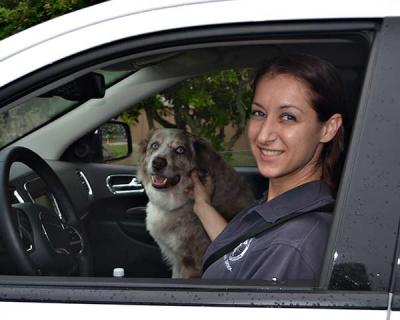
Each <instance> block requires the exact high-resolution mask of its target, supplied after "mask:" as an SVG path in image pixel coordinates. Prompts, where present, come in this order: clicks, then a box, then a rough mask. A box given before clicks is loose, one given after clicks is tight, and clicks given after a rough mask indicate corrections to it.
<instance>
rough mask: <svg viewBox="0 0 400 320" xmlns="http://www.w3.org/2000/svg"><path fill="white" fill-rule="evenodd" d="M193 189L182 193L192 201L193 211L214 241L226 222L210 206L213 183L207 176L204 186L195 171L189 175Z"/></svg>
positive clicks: (187, 189)
mask: <svg viewBox="0 0 400 320" xmlns="http://www.w3.org/2000/svg"><path fill="white" fill-rule="evenodd" d="M191 178H192V181H193V189H189V188H186V189H185V190H184V191H185V192H186V193H187V194H188V195H189V196H190V197H191V198H193V199H194V204H193V211H194V213H195V214H196V215H197V216H198V218H199V219H200V221H201V223H202V224H203V227H204V229H205V230H206V232H207V234H208V236H209V237H210V239H211V240H214V239H215V238H216V237H217V236H218V235H219V234H220V233H221V231H222V230H223V229H224V228H225V226H226V225H227V222H226V220H225V219H224V218H223V217H222V216H221V215H220V214H219V213H218V212H217V211H216V210H215V208H214V207H213V206H212V205H211V197H212V194H213V192H214V183H213V181H212V179H211V177H210V176H207V177H206V179H205V182H204V184H203V183H202V182H201V181H200V179H199V175H198V173H197V171H196V170H193V171H192V173H191Z"/></svg>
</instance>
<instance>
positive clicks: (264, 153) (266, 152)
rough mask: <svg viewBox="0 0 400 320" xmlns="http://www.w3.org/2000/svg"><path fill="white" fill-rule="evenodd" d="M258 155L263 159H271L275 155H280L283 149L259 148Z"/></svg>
mask: <svg viewBox="0 0 400 320" xmlns="http://www.w3.org/2000/svg"><path fill="white" fill-rule="evenodd" d="M259 150H260V155H261V159H263V160H271V159H273V158H275V157H278V156H280V155H281V154H282V153H283V152H284V151H282V150H275V149H265V148H262V149H261V148H260V149H259Z"/></svg>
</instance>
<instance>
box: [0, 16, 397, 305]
mask: <svg viewBox="0 0 400 320" xmlns="http://www.w3.org/2000/svg"><path fill="white" fill-rule="evenodd" d="M379 26H380V25H379V23H376V21H371V22H368V21H367V22H364V21H362V22H359V23H358V22H356V23H351V22H346V21H345V22H342V23H336V22H335V23H332V24H330V23H326V24H325V23H323V22H320V24H319V25H318V24H315V25H314V24H307V23H299V24H298V25H296V26H294V25H286V24H283V25H281V26H279V25H277V26H276V25H274V26H273V30H275V31H268V27H271V26H268V25H266V26H262V25H258V26H255V25H252V27H255V28H257V27H259V28H261V29H262V27H265V28H266V30H264V32H261V31H262V30H261V29H260V30H259V32H255V31H251V32H248V31H245V32H244V31H243V34H241V36H240V37H239V36H237V31H238V30H236V29H230V28H228V30H230V31H228V33H229V34H230V35H229V36H217V35H216V33H213V30H211V31H205V34H206V35H207V36H208V37H210V38H208V37H206V36H204V37H201V38H199V40H198V41H197V42H196V41H195V40H192V41H189V42H188V41H185V38H184V37H182V38H183V40H181V42H179V41H177V42H176V43H175V42H174V45H173V46H172V45H170V46H169V45H168V43H167V42H163V41H162V37H161V40H160V39H156V40H153V41H154V43H153V44H154V47H157V46H158V47H157V48H156V49H154V48H151V50H150V49H146V47H145V46H144V45H143V48H141V47H140V43H139V41H136V39H132V40H131V42H129V41H128V42H129V43H130V44H131V45H132V47H131V48H130V47H129V46H127V47H128V49H127V48H126V47H124V48H123V49H120V50H121V52H119V56H118V57H117V58H116V57H115V55H113V56H108V55H107V54H106V53H104V52H102V51H101V50H100V49H99V51H98V52H97V54H98V56H97V57H96V59H94V57H91V58H92V59H93V60H94V61H96V63H93V65H91V67H90V72H95V73H98V74H105V75H114V74H115V75H116V77H117V79H118V81H112V82H113V83H112V85H110V86H109V87H108V88H107V90H106V92H105V95H104V97H103V98H96V99H89V100H87V101H85V102H84V103H81V104H79V105H75V104H74V103H73V102H68V101H63V100H62V104H63V105H62V106H61V107H58V106H57V105H58V104H57V103H53V101H54V100H57V101H60V99H62V98H59V97H52V98H50V99H54V100H51V101H52V103H51V104H49V105H50V107H51V108H52V110H53V109H57V112H56V114H54V113H46V112H45V110H46V108H45V105H46V104H48V102H46V103H44V104H43V108H42V107H40V109H41V111H40V113H41V112H42V111H43V112H44V113H43V114H44V117H45V120H43V121H42V120H41V122H37V123H35V124H34V125H32V126H29V124H26V120H25V118H24V117H23V116H22V117H20V116H19V114H20V112H22V113H24V111H23V110H28V109H29V108H30V105H34V104H35V106H36V101H44V100H42V99H43V98H40V97H34V98H33V99H27V100H26V101H23V103H21V104H19V105H18V106H16V107H15V108H13V109H9V111H7V112H2V113H1V115H2V116H3V118H0V120H1V119H3V120H2V121H3V124H2V125H1V122H0V125H1V129H2V130H6V131H10V128H11V126H12V125H13V126H14V124H16V123H18V126H23V127H25V125H26V130H23V131H20V132H22V134H14V133H13V134H10V138H7V139H5V140H4V141H2V144H3V145H6V144H8V143H10V142H12V141H14V140H15V141H17V144H22V145H29V146H31V147H32V149H34V150H37V151H38V153H40V154H42V155H43V158H46V159H48V160H49V163H50V164H51V166H52V167H53V169H54V170H55V171H56V172H57V174H58V175H59V176H60V178H61V180H62V181H63V182H64V183H65V184H66V188H67V191H68V194H69V196H70V197H71V199H72V200H73V202H74V206H76V208H77V212H78V214H79V219H81V221H83V222H84V224H85V227H86V228H87V230H88V242H89V244H90V245H91V247H92V249H93V251H92V253H93V274H92V275H93V276H94V277H92V278H85V280H84V281H83V280H82V278H80V277H78V276H77V274H74V273H72V274H71V275H69V278H68V279H67V280H66V279H65V278H57V277H56V278H52V279H46V277H39V276H37V277H32V278H30V279H28V280H26V281H27V282H24V281H25V280H21V278H19V277H18V275H21V274H20V273H19V272H18V271H16V270H17V268H14V269H13V268H8V267H7V268H4V269H3V270H2V269H1V268H2V267H1V266H0V273H2V274H3V275H4V278H5V281H6V282H7V283H13V284H14V283H17V284H19V285H20V284H21V283H23V284H27V286H29V285H35V284H37V283H38V281H41V283H42V284H43V283H46V285H48V286H50V287H51V288H52V289H54V290H56V291H57V292H58V293H59V294H60V295H61V296H63V295H64V294H70V292H71V290H72V289H70V288H68V289H66V291H63V287H65V286H67V285H66V284H67V283H68V285H70V286H78V287H79V288H80V289H82V291H81V293H82V295H80V296H79V297H77V298H76V299H75V298H72V300H74V301H97V302H102V301H103V300H102V299H103V298H104V297H106V296H107V294H109V293H110V292H113V293H115V294H116V300H117V302H123V303H130V302H132V301H134V302H135V303H155V304H157V303H161V304H170V303H177V304H203V305H204V304H206V305H215V304H230V305H235V304H236V302H237V303H239V304H240V305H251V304H252V303H255V304H259V305H273V304H274V303H275V302H273V301H276V299H275V296H274V295H276V294H277V293H278V294H283V295H285V294H286V296H285V298H287V300H285V301H292V303H295V304H298V305H301V306H310V305H312V304H319V303H322V304H321V305H324V302H322V300H323V299H324V298H325V299H327V300H326V301H325V305H331V301H339V300H340V299H339V298H338V297H339V295H340V294H339V293H337V292H336V291H335V290H344V291H349V292H350V291H357V292H358V291H360V292H361V293H360V292H358V293H357V294H358V295H354V296H351V297H350V298H349V299H350V301H351V302H350V304H353V305H364V306H365V305H368V303H369V302H370V301H366V300H365V299H363V298H364V296H363V294H364V293H363V292H364V291H370V292H372V294H371V295H372V299H373V303H372V304H373V306H374V308H382V305H385V303H386V300H385V299H386V296H385V297H382V296H381V295H380V293H382V292H385V291H386V290H387V289H388V285H389V281H390V278H391V265H390V263H389V262H388V259H384V258H382V256H380V257H381V258H382V259H378V258H377V259H374V258H371V257H370V256H369V255H368V254H366V253H363V252H360V251H359V249H357V248H356V244H357V245H360V243H361V244H362V242H364V240H365V241H368V239H369V238H368V237H369V236H368V235H363V236H360V234H357V236H360V237H358V238H357V239H358V240H354V241H355V242H354V246H353V245H352V244H353V240H352V234H353V233H352V231H353V229H351V225H350V224H349V223H348V222H349V219H350V218H349V217H354V215H356V213H355V211H352V208H351V207H350V206H351V205H349V202H352V203H353V204H354V203H355V201H354V199H357V197H362V195H360V193H359V192H358V191H357V190H355V189H351V185H352V180H351V179H352V175H353V174H355V173H354V172H355V171H356V169H357V168H356V167H357V165H356V164H355V162H357V161H356V159H355V155H354V154H353V153H351V157H350V159H348V164H347V168H350V169H347V170H345V171H344V176H343V177H342V189H341V191H339V194H338V205H337V209H336V211H335V215H334V219H335V223H334V227H333V229H332V231H331V232H332V233H331V239H330V242H329V247H328V249H327V253H326V258H325V261H324V268H323V274H322V277H321V283H320V284H319V285H316V286H311V285H310V284H309V283H296V282H294V283H287V284H284V285H279V286H276V284H274V283H270V282H264V281H243V282H240V281H224V280H216V281H210V280H208V281H201V280H199V279H189V280H171V279H169V278H170V276H171V272H170V270H169V268H168V266H166V265H165V262H164V261H163V259H162V256H161V254H160V250H159V248H158V247H157V245H156V244H155V243H154V241H153V239H151V237H150V236H149V234H148V233H147V232H146V229H145V225H144V223H145V206H146V204H147V201H148V199H147V198H146V195H145V194H144V193H143V192H142V191H141V192H134V193H118V192H117V193H114V192H113V191H115V190H113V189H112V188H110V185H109V184H107V181H108V182H110V181H114V184H113V186H115V185H127V184H133V181H134V180H133V178H135V176H136V172H137V171H136V170H137V167H136V165H137V157H138V151H137V150H138V148H139V144H140V141H141V140H142V139H143V138H144V137H145V136H146V135H147V133H148V132H149V130H151V129H152V128H153V127H167V126H172V127H175V126H176V127H182V128H185V129H188V130H190V131H191V132H194V133H196V134H198V135H200V136H202V137H204V138H205V139H208V140H210V141H211V142H212V144H213V145H214V147H215V148H216V149H217V150H218V151H219V152H220V153H221V154H222V155H223V156H224V158H225V159H226V160H227V161H228V162H230V163H231V165H233V166H236V167H237V168H236V169H237V171H238V172H239V173H240V174H241V175H243V176H244V177H245V178H246V180H247V181H249V183H250V184H252V187H253V190H255V193H256V194H257V196H260V194H261V193H262V190H263V189H265V183H266V182H265V180H263V179H262V177H261V178H260V176H259V175H257V169H256V168H255V163H254V160H253V159H252V157H251V155H249V152H248V151H249V148H248V144H247V141H246V124H247V120H248V109H249V102H250V101H251V89H250V86H251V79H252V74H253V70H254V68H256V67H257V66H258V65H260V64H261V63H262V62H263V61H265V60H266V59H268V58H270V57H273V56H275V55H279V54H284V53H291V52H299V53H308V54H313V55H317V56H319V57H321V58H323V59H326V60H328V61H330V62H331V63H332V64H334V65H335V66H336V67H337V68H338V70H339V72H340V75H341V77H342V79H343V81H344V83H345V85H346V88H347V93H348V100H349V110H348V113H349V115H350V118H351V119H352V123H351V124H352V125H353V124H355V123H356V122H357V121H356V119H358V118H357V117H358V116H357V112H360V111H359V110H365V103H366V98H365V95H366V94H368V88H369V85H370V82H369V81H371V78H370V77H372V74H373V71H372V70H373V67H374V65H373V61H374V60H373V59H372V58H371V57H375V54H376V50H378V48H377V46H378V42H377V41H376V40H375V37H378V35H377V30H378V29H379ZM279 27H281V28H282V30H281V31H280V32H277V31H276V30H279ZM322 27H323V28H322ZM235 28H239V29H240V26H239V27H238V26H235ZM276 28H278V29H276ZM322 29H323V30H322ZM214 31H215V30H214ZM207 32H209V33H208V34H207ZM246 32H247V35H246ZM149 39H150V38H149ZM177 39H178V38H177ZM207 39H208V40H207ZM210 39H211V40H212V41H211V40H210ZM150 40H151V39H150ZM150 40H148V41H150ZM157 41H159V42H157ZM193 42H194V43H193ZM138 48H139V49H138ZM76 58H77V57H75V59H76ZM78 58H79V57H78ZM82 59H86V60H85V61H84V62H85V67H87V61H88V59H89V58H88V57H87V56H85V57H82ZM78 60H79V59H78ZM78 60H75V63H76V66H75V68H74V69H73V70H74V71H75V72H77V73H79V72H82V71H81V70H79V66H80V63H79V62H76V61H78ZM89 60H90V59H89ZM48 72H51V70H50V71H48ZM69 76H72V75H71V74H69ZM119 76H121V78H118V77H119ZM42 77H43V78H44V77H45V75H42ZM43 78H42V81H43V87H41V88H40V89H41V94H42V93H43V91H46V88H47V87H48V91H51V90H54V89H55V88H54V84H52V83H49V82H47V83H46V81H45V80H43ZM58 81H60V82H62V81H63V79H62V78H61V79H58ZM65 82H68V81H67V80H65ZM62 84H63V83H62ZM214 89H215V91H214ZM31 94H32V95H35V91H32V93H31ZM363 97H364V98H363ZM19 98H20V99H22V100H23V99H24V98H23V97H19ZM179 99H180V100H179ZM46 101H50V100H46ZM39 103H41V102H39ZM18 108H20V110H22V111H18ZM35 108H36V107H35ZM13 110H15V115H14V116H13V117H16V119H18V120H16V121H15V122H4V121H5V120H4V119H5V114H6V113H12V112H13ZM35 110H36V109H35ZM93 110H96V112H94V111H93ZM17 111H18V112H17ZM28 113H29V112H27V114H28ZM32 113H33V114H35V117H36V115H37V113H36V112H33V111H32ZM30 119H31V118H30ZM112 119H113V120H115V119H117V120H118V121H123V122H126V123H127V124H128V125H129V126H130V131H131V133H132V141H130V142H129V143H131V144H132V153H131V155H130V157H129V158H124V159H117V160H116V161H113V162H110V161H99V160H98V159H99V158H96V157H95V156H92V155H91V154H90V152H91V150H93V149H92V148H94V146H95V144H93V143H94V142H93V137H94V134H95V132H96V130H98V129H99V128H101V127H102V125H103V124H104V123H107V121H110V120H112ZM360 119H361V118H360ZM50 120H51V123H50V125H43V124H46V123H47V122H48V121H50ZM353 120H355V121H353ZM359 121H361V120H359ZM28 122H29V121H28ZM354 126H356V125H354ZM356 129H357V128H356ZM356 129H354V130H355V132H356V133H357V134H358V135H355V137H356V138H355V139H358V140H354V141H355V142H353V143H352V144H351V146H353V148H354V147H357V145H358V144H359V143H361V142H360V141H361V140H362V136H361V135H360V131H362V130H361V128H360V127H358V129H357V130H356ZM32 130H35V132H34V134H28V135H26V136H24V135H25V134H26V133H30V132H31V131H32ZM105 132H106V134H107V136H104V140H102V143H104V146H105V147H107V148H110V149H114V150H112V151H111V152H114V151H115V150H116V149H118V146H119V145H120V144H121V143H122V144H124V143H126V142H127V141H128V140H118V139H116V138H115V137H116V136H119V134H120V133H119V132H114V131H112V130H111V129H110V130H108V131H107V130H106V131H105ZM3 137H4V136H3V135H2V138H3ZM17 139H19V140H17ZM96 141H97V140H96ZM97 142H98V141H97ZM97 142H96V143H97ZM363 143H367V142H363ZM53 146H54V147H53ZM102 152H104V150H102ZM115 152H116V153H118V151H115ZM122 153H124V152H122ZM103 155H104V153H103ZM360 170H361V169H360ZM360 174H361V173H360ZM27 177H28V178H27ZM35 179H37V177H36V176H35V175H34V174H33V173H32V172H30V171H27V170H26V169H21V168H16V169H15V171H14V172H12V175H11V184H12V189H10V191H12V192H14V191H15V190H17V191H18V192H19V196H21V198H22V199H23V200H24V201H30V200H31V201H32V200H33V201H35V199H43V190H41V189H40V188H41V187H40V186H39V187H37V188H38V190H36V189H35V190H33V189H32V190H29V183H28V190H26V183H27V182H29V181H32V180H33V181H35ZM107 179H108V180H107ZM113 179H114V180H113ZM31 185H32V184H31ZM120 190H121V189H120ZM122 191H124V190H122ZM135 191H138V190H135ZM264 191H265V190H264ZM26 192H28V193H26ZM349 194H350V195H351V198H349ZM29 199H30V200H29ZM49 199H50V197H49ZM47 200H48V199H47ZM47 200H46V201H45V203H48V201H47ZM364 200H365V199H364ZM17 201H18V199H16V200H15V199H14V202H17ZM365 201H366V200H365ZM361 202H362V201H360V202H359V203H361ZM363 203H364V202H363ZM354 205H355V204H354ZM360 206H361V205H360ZM349 208H350V209H349ZM358 209H359V210H361V209H362V208H361V207H360V208H358ZM352 214H353V215H352ZM365 215H368V217H369V218H368V219H369V220H368V221H369V222H370V221H371V219H373V217H372V215H373V213H372V212H369V211H368V210H366V211H365ZM392 222H393V221H385V222H383V224H384V227H383V229H385V230H386V231H388V230H389V229H390V228H391V227H393V223H392ZM354 223H355V224H356V223H358V222H355V221H354ZM343 224H345V226H344V228H343ZM369 226H370V228H371V230H373V229H374V228H373V226H372V224H369ZM386 234H389V232H386ZM376 237H378V238H379V237H380V235H376ZM366 239H367V240H366ZM378 240H379V239H378ZM378 240H377V241H378ZM388 243H390V244H388ZM394 243H395V242H393V243H392V242H391V240H390V239H389V240H388V241H387V242H386V244H387V245H388V246H390V247H391V248H392V246H394ZM372 250H373V252H374V255H375V254H376V255H377V256H379V255H380V254H381V255H383V253H382V252H380V250H379V248H378V245H372ZM388 250H389V251H390V249H388ZM361 251H363V250H361ZM105 253H107V255H106V254H105ZM3 254H4V256H3V259H4V261H8V260H7V259H10V257H9V253H7V252H6V250H4V251H3ZM371 260H374V261H371ZM10 261H11V260H10ZM2 265H5V264H2ZM116 267H123V268H124V269H125V276H126V278H125V279H124V280H125V282H124V283H123V284H121V283H118V282H116V281H115V279H113V278H112V272H113V269H114V268H116ZM14 275H17V277H14ZM63 276H65V275H63ZM39 279H40V280H39ZM47 280H48V282H46V281H47ZM43 281H44V282H43ZM85 281H86V282H85ZM117 281H118V280H117ZM93 287H94V288H97V289H99V288H100V287H106V288H107V290H108V291H107V292H106V293H105V296H104V297H103V298H102V297H100V296H97V297H95V298H94V297H92V296H91V294H90V289H91V288H93ZM132 288H136V289H135V290H137V291H136V293H137V295H136V296H134V293H133V291H132V290H131V289H132ZM210 288H211V289H210ZM68 290H70V291H68ZM127 291H128V294H127V295H126V296H124V294H126V292H127ZM225 291H228V297H226V296H223V294H222V295H221V292H225ZM138 292H139V293H138ZM171 293H172V294H171ZM24 294H25V293H24ZM39 294H43V292H40V293H38V295H39ZM168 295H169V296H168ZM245 295H250V296H251V297H252V298H251V301H250V302H249V300H248V299H247V298H246V297H245ZM266 295H267V298H265V297H266ZM328 295H329V297H328V298H327V296H328ZM317 296H318V297H317ZM253 298H254V299H253ZM35 299H38V296H35ZM48 299H51V298H50V297H48ZM80 299H81V300H80ZM91 299H93V300H91ZM104 299H106V298H104ZM196 299H198V300H196ZM229 299H231V300H230V301H228V300H229ZM313 299H314V300H313ZM315 299H316V300H315ZM329 299H330V300H329ZM345 300H346V299H345V298H343V299H342V301H340V302H339V305H341V306H342V305H345V304H346V303H349V302H348V301H345ZM254 301H255V302H254ZM310 301H313V302H310ZM315 301H318V302H315ZM360 301H361V302H360Z"/></svg>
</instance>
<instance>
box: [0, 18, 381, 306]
mask: <svg viewBox="0 0 400 320" xmlns="http://www.w3.org/2000/svg"><path fill="white" fill-rule="evenodd" d="M378 28H379V25H378V20H376V21H374V20H357V21H355V22H354V21H350V20H342V21H337V20H336V21H323V22H319V21H307V22H296V23H286V24H285V23H281V22H279V23H266V24H263V23H254V24H238V25H233V26H229V25H228V26H223V27H221V26H217V27H207V28H196V30H195V31H193V30H184V31H173V32H162V33H160V34H153V35H150V36H143V37H137V38H134V39H128V40H124V41H119V42H117V43H115V44H111V45H106V46H104V47H101V48H96V49H93V50H89V51H88V52H85V53H83V54H82V55H76V56H73V57H71V58H69V59H66V60H64V61H61V62H59V63H55V64H54V65H52V66H50V67H46V68H43V69H40V70H38V71H36V72H35V73H32V74H30V75H28V76H26V77H24V78H22V79H19V80H17V81H15V82H13V83H11V84H9V85H7V86H6V87H4V88H2V89H1V91H0V101H2V102H3V103H2V104H3V105H7V104H8V103H11V102H12V101H14V100H16V99H19V98H20V97H21V94H20V92H23V93H24V94H28V93H31V92H33V91H35V90H38V89H39V88H41V87H43V86H45V85H48V84H49V83H50V82H52V81H56V80H59V79H61V78H62V77H66V76H67V74H71V73H73V72H78V70H81V69H82V68H91V67H93V65H96V64H101V63H103V62H104V61H105V60H113V59H118V58H120V57H121V56H124V55H127V54H128V53H129V54H132V53H134V52H139V51H149V50H155V49H156V48H160V47H170V46H177V45H182V44H193V43H194V42H196V43H197V41H198V42H199V43H201V42H211V41H215V42H217V41H222V40H223V41H226V40H232V41H233V40H239V39H251V38H257V37H265V36H267V35H271V34H273V35H277V36H282V35H284V34H288V33H290V32H295V33H300V32H311V33H317V32H321V33H323V32H348V31H359V30H369V31H376V30H378ZM378 33H379V32H378ZM115 52H118V53H115ZM378 53H379V52H378ZM369 76H371V77H372V78H373V77H374V75H369ZM365 91H366V89H365V88H364V89H363V93H362V95H365V94H366V92H365ZM365 99H366V98H365ZM363 103H365V101H364V102H363ZM360 121H361V120H360ZM355 143H356V142H353V144H355ZM203 281H204V280H203ZM284 290H285V291H282V288H281V287H276V286H271V287H266V286H260V285H259V284H256V285H254V284H252V285H246V284H244V283H243V282H241V284H240V285H237V284H236V285H229V283H227V282H226V281H224V282H223V283H222V284H220V285H217V284H215V283H207V284H206V283H204V282H201V284H196V283H195V282H194V281H185V280H170V279H169V280H168V282H166V281H162V280H160V279H151V280H140V279H135V280H130V279H124V282H123V283H121V282H116V281H115V280H114V279H112V278H111V279H103V278H96V279H93V278H91V279H90V278H89V279H86V278H72V279H69V278H68V279H62V278H54V279H51V278H47V277H46V278H45V279H43V278H34V277H13V276H0V299H1V300H9V301H16V300H24V301H54V302H57V301H58V302H66V301H68V302H96V303H100V302H103V303H110V302H113V303H133V304H168V305H170V304H178V305H225V306H229V305H232V306H233V305H234V306H238V305H242V306H251V305H257V306H270V307H272V306H281V307H317V308H349V309H351V308H361V309H379V310H383V309H386V307H387V293H385V292H332V291H325V290H320V289H305V288H304V287H299V288H294V287H291V288H290V287H287V288H284ZM289 301H290V302H289ZM311 301H312V302H311Z"/></svg>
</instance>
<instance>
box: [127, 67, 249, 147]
mask: <svg viewBox="0 0 400 320" xmlns="http://www.w3.org/2000/svg"><path fill="white" fill-rule="evenodd" d="M250 74H251V70H250V69H242V70H233V69H230V70H224V71H221V72H217V73H215V74H212V75H204V76H199V77H196V78H192V79H189V80H186V81H184V82H183V83H181V84H178V85H176V86H174V87H172V88H169V89H167V90H165V91H163V92H161V93H160V94H157V95H155V96H152V97H150V98H148V99H146V100H144V101H143V102H141V103H139V104H137V105H135V106H134V107H133V108H132V109H131V110H129V111H128V112H126V113H124V114H123V115H122V116H121V118H122V119H123V120H125V121H126V120H128V121H130V122H131V123H132V122H133V123H135V122H137V118H138V115H139V114H140V111H141V110H144V112H145V114H146V117H147V122H148V125H149V128H150V129H151V128H154V127H155V126H156V123H158V124H159V125H161V126H162V127H169V128H180V129H185V130H187V131H190V132H192V133H194V134H196V135H199V136H201V137H205V138H206V139H208V140H209V141H211V143H212V144H213V146H214V148H216V149H217V150H231V149H232V147H233V145H234V144H235V142H236V141H237V139H238V138H239V137H240V136H241V135H242V133H243V132H244V130H245V127H246V122H247V120H248V117H249V114H250V112H249V108H250V104H251V88H250ZM228 127H229V128H230V130H229V131H230V132H232V131H233V134H232V135H230V136H229V137H228V136H227V131H228V130H227V129H228Z"/></svg>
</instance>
